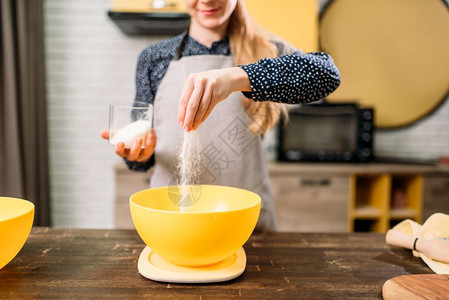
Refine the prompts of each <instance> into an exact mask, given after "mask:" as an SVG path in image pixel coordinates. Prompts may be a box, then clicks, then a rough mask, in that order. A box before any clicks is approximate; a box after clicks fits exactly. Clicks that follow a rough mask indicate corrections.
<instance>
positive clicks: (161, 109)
mask: <svg viewBox="0 0 449 300" xmlns="http://www.w3.org/2000/svg"><path fill="white" fill-rule="evenodd" d="M186 7H187V10H188V13H189V14H190V16H191V24H190V28H189V31H188V33H184V34H182V35H179V36H177V37H175V38H172V39H169V40H166V41H163V42H161V43H159V44H156V45H151V46H149V47H147V48H146V49H145V50H143V52H142V53H141V54H140V56H139V60H138V64H137V71H136V88H137V93H136V98H135V102H136V103H141V102H144V103H152V104H153V105H154V129H153V130H152V132H151V133H150V134H149V135H148V136H147V138H146V141H145V142H144V141H142V140H141V139H138V140H137V141H136V142H135V144H134V145H133V147H132V148H131V149H125V148H124V144H123V143H119V144H118V145H117V146H116V148H115V152H116V153H117V155H119V156H121V157H123V158H125V161H126V162H127V164H128V166H129V168H130V169H133V170H139V171H146V170H148V169H149V168H150V167H152V166H153V165H155V171H154V175H153V176H152V179H151V187H157V186H167V185H169V184H173V183H174V182H175V181H174V174H175V173H176V166H175V165H174V164H173V162H174V161H176V158H177V156H178V151H177V149H178V147H177V146H178V145H179V140H180V139H181V140H182V136H183V132H190V131H195V134H197V135H198V137H199V139H200V140H201V146H200V148H199V149H198V151H199V153H200V155H199V156H200V157H201V169H202V173H201V175H200V176H199V178H198V180H197V182H198V183H201V184H219V185H226V186H235V187H240V188H245V189H248V190H252V191H254V192H256V193H257V194H259V195H260V196H261V198H262V209H261V215H260V217H259V222H258V224H257V227H256V229H259V230H275V229H276V220H275V216H274V209H273V203H272V195H271V188H270V183H269V179H268V174H267V170H266V166H265V161H264V157H263V149H262V146H261V138H260V136H262V135H263V134H264V133H265V132H267V131H268V130H269V129H270V128H271V127H273V126H274V125H275V124H276V122H277V121H278V119H279V116H280V114H281V113H283V112H285V111H286V107H285V104H286V103H288V104H294V103H306V102H311V101H315V100H319V99H322V98H323V97H325V96H327V95H328V94H330V93H331V92H332V91H334V90H335V89H336V88H337V87H338V85H339V84H340V75H339V72H338V70H337V68H336V67H335V65H334V63H333V61H332V59H331V58H330V57H329V56H328V55H327V54H325V53H310V54H303V53H301V52H300V51H293V50H292V49H291V47H290V46H288V45H286V44H285V43H283V42H280V41H274V40H273V39H270V38H268V36H267V35H266V34H265V32H263V30H262V29H261V28H259V27H258V26H257V25H256V24H254V23H253V22H252V20H251V19H250V17H249V15H248V13H247V11H246V9H245V7H244V3H243V0H186ZM287 52H290V54H289V55H282V54H284V53H287ZM241 92H243V93H241ZM156 132H157V136H158V138H156ZM101 135H102V137H103V138H105V139H107V138H108V132H107V131H103V132H102V133H101ZM156 140H157V147H156ZM142 145H144V146H145V147H143V148H142ZM153 153H154V155H153Z"/></svg>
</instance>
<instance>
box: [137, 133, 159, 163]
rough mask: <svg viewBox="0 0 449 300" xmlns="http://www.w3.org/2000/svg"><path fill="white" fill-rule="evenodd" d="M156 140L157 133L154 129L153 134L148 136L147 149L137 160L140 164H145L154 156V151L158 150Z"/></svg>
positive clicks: (143, 150)
mask: <svg viewBox="0 0 449 300" xmlns="http://www.w3.org/2000/svg"><path fill="white" fill-rule="evenodd" d="M156 140H157V138H156V131H155V130H154V129H153V128H152V129H151V132H150V133H149V134H147V136H146V140H145V148H144V149H142V151H141V152H140V154H139V157H138V158H137V161H138V162H145V161H147V160H148V159H149V158H150V157H151V155H153V153H154V149H155V148H156Z"/></svg>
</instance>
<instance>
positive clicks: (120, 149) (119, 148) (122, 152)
mask: <svg viewBox="0 0 449 300" xmlns="http://www.w3.org/2000/svg"><path fill="white" fill-rule="evenodd" d="M115 153H116V154H117V155H118V156H120V157H125V156H126V149H125V143H123V142H120V143H117V145H116V146H115Z"/></svg>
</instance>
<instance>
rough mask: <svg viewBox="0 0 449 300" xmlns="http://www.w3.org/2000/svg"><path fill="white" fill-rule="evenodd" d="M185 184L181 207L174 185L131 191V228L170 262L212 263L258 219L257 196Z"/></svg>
mask: <svg viewBox="0 0 449 300" xmlns="http://www.w3.org/2000/svg"><path fill="white" fill-rule="evenodd" d="M191 188H192V190H193V191H194V196H193V199H194V201H191V202H190V203H189V204H191V205H190V206H188V207H184V208H182V207H180V206H178V205H177V204H176V202H177V201H176V191H177V187H162V188H154V189H148V190H143V191H140V192H137V193H135V194H134V195H132V196H131V198H130V200H129V202H130V209H131V216H132V219H133V222H134V226H135V227H136V230H137V232H138V233H139V235H140V237H141V238H142V240H143V241H144V242H145V244H147V246H148V247H150V248H151V249H152V250H153V251H154V252H155V253H157V254H158V255H160V256H161V257H163V258H164V259H165V260H167V261H169V262H171V263H174V264H177V265H182V266H190V267H197V266H206V265H211V264H214V263H218V262H220V261H222V260H223V259H225V258H227V257H229V256H230V255H232V254H233V253H234V252H236V251H237V250H238V249H239V248H240V247H242V246H243V244H244V243H245V242H246V241H247V240H248V238H249V237H250V235H251V233H252V232H253V230H254V228H255V226H256V223H257V219H258V218H259V212H260V203H261V199H260V197H259V196H258V195H257V194H255V193H253V192H250V191H247V190H243V189H238V188H233V187H226V186H213V185H198V186H193V187H191ZM174 191H175V192H174ZM192 203H193V204H192Z"/></svg>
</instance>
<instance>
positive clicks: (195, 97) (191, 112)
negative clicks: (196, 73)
mask: <svg viewBox="0 0 449 300" xmlns="http://www.w3.org/2000/svg"><path fill="white" fill-rule="evenodd" d="M206 83H207V79H206V78H203V77H198V78H197V79H195V83H194V88H193V92H192V95H191V96H190V99H189V101H188V104H187V109H186V113H185V118H184V130H185V131H190V130H191V129H192V128H193V122H194V120H195V117H196V113H197V111H198V109H199V107H200V104H201V98H202V96H203V92H204V89H205V85H206Z"/></svg>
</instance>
